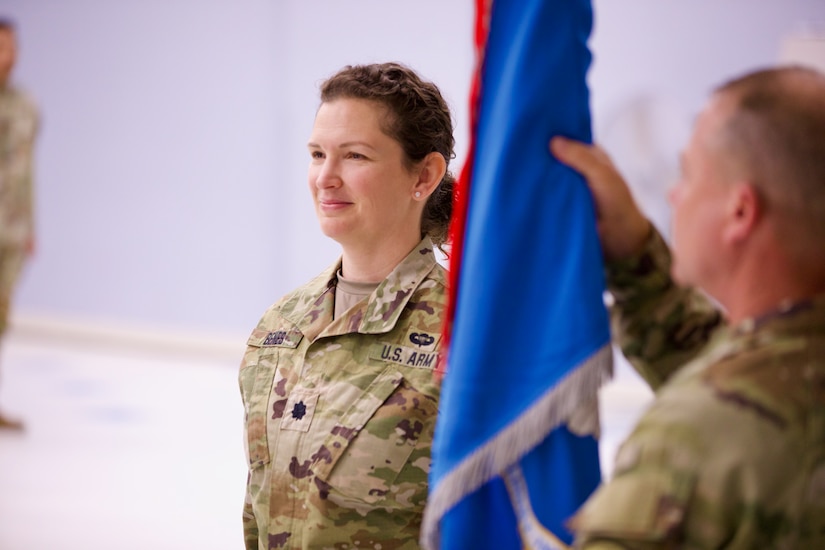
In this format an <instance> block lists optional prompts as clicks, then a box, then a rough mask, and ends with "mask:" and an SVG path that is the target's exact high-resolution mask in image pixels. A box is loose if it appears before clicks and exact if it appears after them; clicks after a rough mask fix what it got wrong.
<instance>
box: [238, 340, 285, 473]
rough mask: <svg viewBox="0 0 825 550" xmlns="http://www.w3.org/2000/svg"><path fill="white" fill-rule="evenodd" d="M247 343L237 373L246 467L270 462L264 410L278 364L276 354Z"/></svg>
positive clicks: (266, 408) (266, 407) (254, 466)
mask: <svg viewBox="0 0 825 550" xmlns="http://www.w3.org/2000/svg"><path fill="white" fill-rule="evenodd" d="M261 351H262V350H261V348H259V347H255V346H250V347H249V348H248V349H247V353H246V355H245V356H244V362H243V364H242V365H241V370H240V373H239V375H238V378H239V382H240V386H241V395H242V397H243V404H244V413H245V421H244V431H245V438H244V444H245V446H246V456H247V459H248V461H249V468H250V469H255V468H258V467H260V466H263V465H265V464H269V460H270V458H269V442H268V439H267V411H268V409H269V407H268V404H269V399H270V394H271V393H272V388H273V384H274V381H275V373H276V370H277V366H278V355H277V353H269V354H262V353H261Z"/></svg>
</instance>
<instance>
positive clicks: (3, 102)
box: [0, 86, 38, 248]
mask: <svg viewBox="0 0 825 550" xmlns="http://www.w3.org/2000/svg"><path fill="white" fill-rule="evenodd" d="M37 126H38V113H37V108H36V107H35V105H34V103H33V102H32V101H31V100H30V99H29V98H28V97H27V96H26V95H25V94H24V93H23V92H21V91H19V90H17V89H16V88H13V87H10V86H6V87H2V86H0V246H3V247H15V248H22V247H23V246H24V245H25V244H26V242H27V241H28V240H30V239H31V238H32V234H33V232H34V219H33V218H34V216H33V210H34V209H33V190H32V180H33V175H32V172H33V158H32V157H33V155H34V140H35V137H36V135H37Z"/></svg>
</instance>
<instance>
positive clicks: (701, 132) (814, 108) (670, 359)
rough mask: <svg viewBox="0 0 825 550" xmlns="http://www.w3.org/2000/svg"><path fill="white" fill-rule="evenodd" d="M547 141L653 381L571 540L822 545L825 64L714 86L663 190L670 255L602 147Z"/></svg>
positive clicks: (638, 359)
mask: <svg viewBox="0 0 825 550" xmlns="http://www.w3.org/2000/svg"><path fill="white" fill-rule="evenodd" d="M551 150H552V152H553V153H554V154H555V155H556V157H557V158H559V159H560V160H561V161H562V162H564V163H566V164H568V165H570V166H571V167H573V168H575V169H576V170H578V171H580V172H581V173H582V174H583V175H584V177H585V178H586V179H587V180H588V183H589V185H590V187H591V189H592V191H593V194H594V198H595V201H596V204H597V211H598V215H599V231H600V236H601V240H602V248H603V252H604V255H605V259H606V261H607V264H608V277H609V284H610V287H611V291H612V293H613V296H614V298H615V307H614V311H613V316H614V317H613V322H614V327H613V330H614V337H615V338H616V339H617V342H618V343H619V344H620V345H621V347H622V350H623V352H624V354H625V355H626V356H627V357H628V359H630V361H631V362H632V363H633V365H634V367H635V368H636V369H637V370H638V371H639V373H640V374H641V375H642V376H643V377H644V378H645V379H646V380H647V382H648V383H650V385H651V386H652V387H653V389H654V390H655V391H656V392H657V393H656V399H655V401H654V402H653V404H652V406H651V407H650V409H648V410H647V411H646V413H645V414H644V415H643V416H642V418H641V420H640V421H639V423H638V425H637V426H636V427H635V429H634V431H633V432H632V433H631V435H630V436H629V437H628V439H627V440H626V441H625V442H624V444H623V445H622V447H621V448H620V450H619V452H618V455H617V457H616V463H615V471H614V477H613V479H612V480H610V481H609V482H607V483H606V484H604V485H603V486H602V487H601V488H600V489H599V490H598V491H597V492H596V493H595V494H594V495H593V496H592V497H591V498H590V500H589V501H588V502H587V503H586V504H585V505H584V506H583V508H582V509H581V511H580V512H579V513H578V514H577V515H576V517H575V518H574V519H573V521H572V524H573V527H574V528H575V530H576V531H577V535H578V538H577V547H579V548H585V549H588V550H593V549H619V548H621V549H660V548H690V549H710V548H715V549H719V548H725V549H752V548H783V549H803V548H804V549H813V548H825V76H824V75H822V74H819V73H817V72H815V71H813V70H808V69H803V68H799V67H787V68H780V69H771V70H763V71H758V72H755V73H751V74H748V75H746V76H743V77H741V78H738V79H736V80H733V81H731V82H729V83H727V84H725V85H723V86H721V87H720V88H719V89H717V90H716V92H715V93H714V94H713V96H712V97H711V99H710V101H709V102H708V104H707V106H706V107H705V109H704V111H703V112H702V113H701V115H700V116H699V118H698V119H697V122H696V126H695V128H694V133H693V136H692V138H691V140H690V142H689V144H688V146H687V148H686V149H685V151H684V153H683V155H682V177H681V180H680V182H679V183H678V184H677V185H676V186H675V188H674V189H673V190H672V192H671V194H670V201H671V203H672V206H673V239H674V244H673V251H672V254H673V257H672V260H671V254H670V252H669V251H668V249H667V247H666V245H665V244H664V243H663V241H662V239H661V237H660V236H659V235H658V234H657V233H656V232H655V230H653V229H652V227H651V225H650V223H649V222H648V221H647V220H646V219H645V218H644V217H643V215H642V214H641V212H640V211H639V209H638V208H637V206H636V205H635V203H634V201H633V199H632V197H631V195H630V192H629V190H628V188H627V186H626V184H625V182H624V181H623V180H622V178H621V176H620V175H619V174H618V173H617V172H616V170H615V168H614V167H613V166H612V164H611V162H610V160H609V159H608V158H607V156H606V155H605V154H604V152H603V151H602V150H601V149H599V148H598V147H591V146H587V145H584V144H580V143H575V142H571V141H569V140H564V139H560V138H557V139H554V140H553V141H552V143H551ZM691 288H697V289H701V290H703V291H704V292H705V293H707V294H708V295H710V296H711V297H712V298H713V299H715V300H716V302H717V303H718V304H719V305H720V306H721V308H722V313H721V315H720V314H719V313H718V312H717V311H716V310H715V308H714V307H713V306H712V305H711V304H710V302H709V301H708V300H706V299H705V298H704V296H703V295H702V294H699V293H698V292H696V291H695V290H691Z"/></svg>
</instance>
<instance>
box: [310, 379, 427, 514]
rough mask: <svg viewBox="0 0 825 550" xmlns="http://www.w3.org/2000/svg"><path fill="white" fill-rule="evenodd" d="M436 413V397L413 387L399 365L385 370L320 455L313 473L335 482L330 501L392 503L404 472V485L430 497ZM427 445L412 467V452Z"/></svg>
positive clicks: (350, 503)
mask: <svg viewBox="0 0 825 550" xmlns="http://www.w3.org/2000/svg"><path fill="white" fill-rule="evenodd" d="M436 412H437V406H436V404H435V401H434V400H433V399H432V398H428V397H426V396H424V395H423V394H422V393H420V392H419V391H417V390H416V389H415V388H413V387H411V386H410V385H409V384H408V383H407V382H406V381H405V379H404V377H403V376H402V375H401V373H400V372H398V370H397V369H396V368H394V367H388V368H387V369H386V370H384V371H383V372H382V373H381V374H380V375H379V376H378V377H376V379H375V380H374V381H373V382H372V384H370V386H369V387H368V388H367V389H366V390H364V391H363V393H362V395H361V396H360V397H359V399H357V400H356V401H355V402H354V403H353V405H352V406H351V407H350V408H349V409H348V410H347V411H346V413H345V414H344V415H343V416H342V417H341V419H340V421H339V422H338V424H337V425H336V426H335V427H334V428H333V430H332V433H331V434H330V435H329V437H328V438H327V440H326V441H325V443H324V446H323V447H322V451H321V452H320V453H319V455H318V456H319V457H320V458H319V460H318V463H317V464H316V465H315V467H314V468H313V471H314V472H315V475H316V476H317V477H318V478H319V479H320V480H322V481H324V482H325V483H327V484H328V485H329V486H330V487H329V489H330V491H329V498H330V500H333V501H334V502H336V503H337V504H339V505H341V506H346V507H362V506H363V505H364V504H367V505H372V504H378V503H380V504H381V505H382V507H392V501H394V500H395V499H394V496H393V495H392V494H391V493H392V490H393V486H394V485H395V484H396V483H397V481H398V478H399V475H401V473H402V471H403V472H404V473H405V475H404V482H405V484H406V483H410V484H411V487H412V486H414V487H415V491H416V492H420V493H422V494H423V495H424V496H426V485H427V474H428V472H429V447H430V443H431V441H432V428H433V426H434V422H435V414H436ZM422 443H425V445H424V446H425V447H426V449H425V454H426V455H427V456H426V457H424V459H423V463H422V464H418V466H417V467H416V466H412V465H410V460H411V456H412V455H413V452H414V451H416V449H418V450H419V451H420V448H421V445H420V444H422ZM396 489H397V487H396ZM396 496H397V497H398V498H399V499H401V498H402V497H401V496H400V495H396ZM409 497H410V495H409V494H407V495H406V498H407V499H408V500H409Z"/></svg>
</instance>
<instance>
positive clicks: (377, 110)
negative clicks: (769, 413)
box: [240, 63, 454, 550]
mask: <svg viewBox="0 0 825 550" xmlns="http://www.w3.org/2000/svg"><path fill="white" fill-rule="evenodd" d="M453 146H454V140H453V132H452V120H451V117H450V112H449V109H448V107H447V105H446V102H445V101H444V99H443V98H442V96H441V94H440V92H439V90H438V88H437V87H436V86H435V85H434V84H432V83H429V82H423V81H422V80H421V79H420V78H419V77H418V76H417V75H416V74H415V73H414V72H413V71H411V70H410V69H409V68H407V67H404V66H402V65H398V64H394V63H386V64H376V65H366V66H354V67H352V66H350V67H346V68H344V69H342V70H341V71H340V72H338V73H337V74H335V75H334V76H333V77H331V78H330V79H329V80H327V81H326V82H324V83H323V84H322V86H321V106H320V107H319V109H318V112H317V114H316V117H315V124H314V127H313V130H312V135H311V136H310V139H309V144H308V148H309V154H310V157H311V160H310V165H309V189H310V192H311V194H312V197H313V200H314V203H315V212H316V215H317V216H318V221H319V223H320V225H321V229H322V231H323V232H324V234H325V235H327V236H328V237H331V238H332V239H334V240H335V241H337V242H338V243H339V244H340V245H341V248H342V256H341V258H340V259H338V260H337V261H336V262H335V263H334V264H333V265H332V266H330V267H329V268H328V269H327V270H326V271H324V272H323V273H321V274H320V275H319V276H318V277H316V278H315V279H313V280H312V281H310V282H309V283H307V284H306V285H304V286H302V287H300V288H298V289H296V290H294V291H293V292H290V293H289V294H287V295H286V296H285V297H283V298H282V299H281V300H280V301H278V302H277V303H276V304H275V305H273V306H272V307H271V308H270V309H269V310H268V311H267V312H266V313H265V314H264V316H263V318H262V319H261V321H260V322H259V324H258V326H257V328H256V329H255V330H254V331H253V333H252V335H251V337H250V338H249V341H248V347H247V351H246V354H245V356H244V361H243V364H242V366H241V371H240V385H241V392H242V396H243V402H244V407H245V411H246V437H247V441H246V443H247V447H248V448H247V455H248V459H249V479H248V483H247V492H246V501H245V506H244V531H245V541H246V547H247V548H248V549H270V548H290V549H299V548H384V549H388V548H393V549H397V550H403V549H409V548H418V536H419V527H420V523H421V518H422V514H423V509H424V504H425V502H426V499H427V474H428V472H429V468H430V448H431V444H432V438H433V429H434V426H435V419H436V411H437V406H438V397H439V387H438V385H437V383H436V382H435V380H434V377H433V373H432V370H433V368H435V366H436V363H437V361H438V355H439V351H440V342H439V337H440V334H441V325H442V320H443V314H444V306H445V298H446V292H445V291H446V289H445V280H446V274H445V271H444V269H443V268H442V267H441V266H440V265H439V264H438V263H437V262H436V260H435V257H434V251H433V244H436V245H438V246H439V247H440V245H442V244H443V243H444V241H445V238H446V234H447V226H448V223H449V218H450V214H451V211H452V188H453V177H452V176H451V175H450V173H449V172H448V171H447V165H448V162H449V160H450V159H451V158H452V157H453V156H454V154H453Z"/></svg>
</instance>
